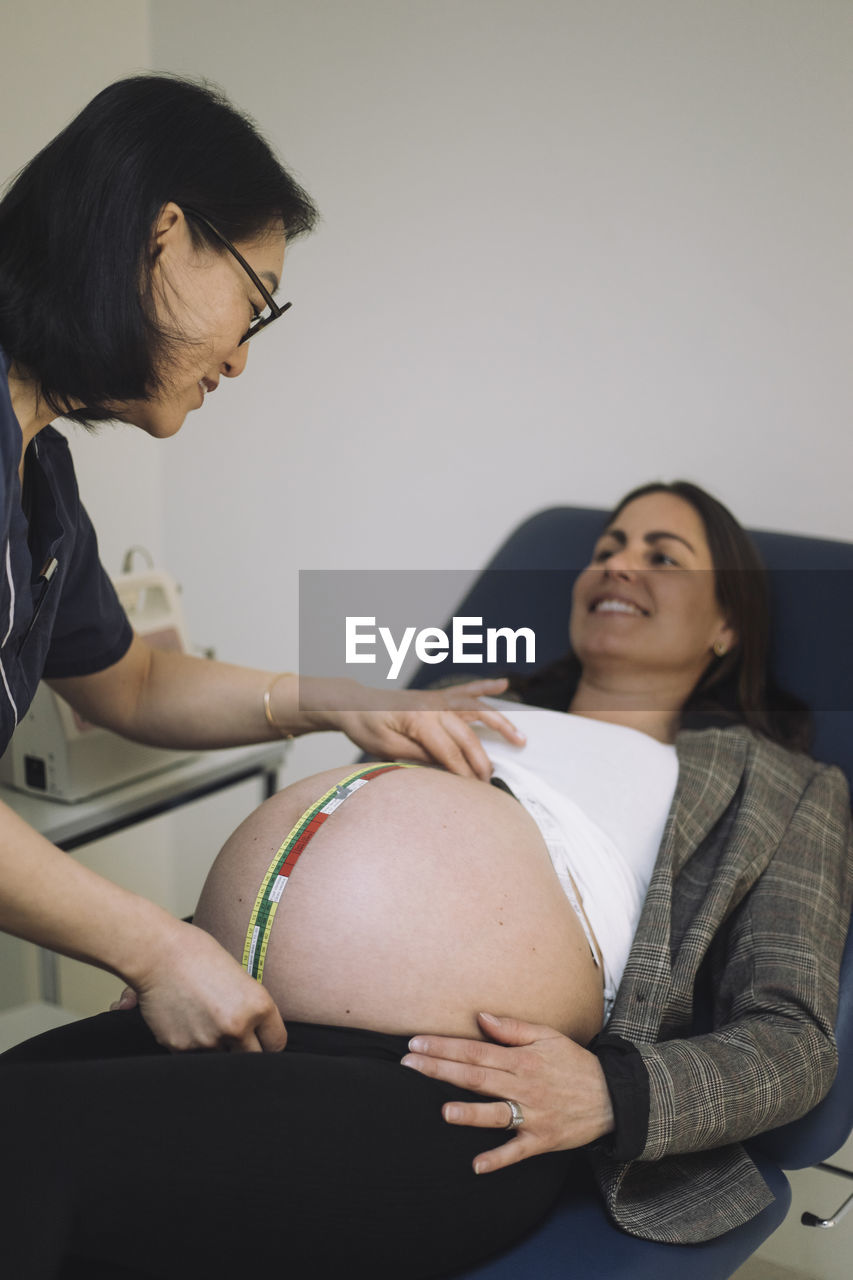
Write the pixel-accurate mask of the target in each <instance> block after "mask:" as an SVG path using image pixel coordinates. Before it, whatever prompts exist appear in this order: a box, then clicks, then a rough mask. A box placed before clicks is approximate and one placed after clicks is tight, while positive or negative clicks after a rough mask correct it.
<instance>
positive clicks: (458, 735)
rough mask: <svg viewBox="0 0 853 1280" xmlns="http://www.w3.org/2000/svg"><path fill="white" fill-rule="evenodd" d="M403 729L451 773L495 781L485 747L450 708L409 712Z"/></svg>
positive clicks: (427, 753) (468, 726)
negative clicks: (492, 777) (491, 778)
mask: <svg viewBox="0 0 853 1280" xmlns="http://www.w3.org/2000/svg"><path fill="white" fill-rule="evenodd" d="M401 728H402V731H403V732H404V733H405V734H406V736H407V737H408V738H409V739H411V741H413V742H415V743H419V744H420V746H421V748H422V750H423V751H425V752H426V755H427V756H428V758H429V759H430V760H433V761H435V762H436V763H437V764H440V765H442V766H443V767H444V768H445V769H447V770H449V772H450V773H456V774H459V775H460V776H461V777H463V778H470V777H476V778H481V779H482V780H483V781H486V780H487V779H488V778H490V777H491V773H492V765H491V761H490V760H489V757H488V756H487V755H486V753H485V751H484V749H483V744H482V743H481V742H480V739H479V738H478V737H477V735H476V733H475V732H474V730H473V729H472V728H471V726H470V725H469V724H468V723H467V722H466V721H465V720H464V719H463V718H462V716H461V715H460V714H459V713H458V712H456V711H453V710H451V709H450V708H449V707H448V708H445V709H442V710H437V711H415V712H408V713H407V714H406V716H405V718H404V720H403V721H402V724H401Z"/></svg>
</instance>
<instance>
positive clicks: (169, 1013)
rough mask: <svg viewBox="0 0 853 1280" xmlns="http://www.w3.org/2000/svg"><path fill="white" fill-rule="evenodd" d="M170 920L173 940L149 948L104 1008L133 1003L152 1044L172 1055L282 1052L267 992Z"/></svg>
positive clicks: (210, 943) (188, 928)
mask: <svg viewBox="0 0 853 1280" xmlns="http://www.w3.org/2000/svg"><path fill="white" fill-rule="evenodd" d="M173 923H174V924H175V926H176V928H175V931H174V934H173V936H172V937H171V938H170V939H168V940H167V942H166V944H165V945H164V946H159V945H158V946H157V947H156V949H155V948H152V954H150V955H149V956H147V957H146V959H145V960H144V961H143V964H142V966H141V972H140V974H139V976H138V977H136V976H135V977H134V979H133V982H132V986H130V987H127V988H126V989H125V991H124V992H123V993H122V995H121V997H120V998H119V1000H118V1001H117V1002H116V1003H115V1004H113V1005H112V1008H113V1009H130V1008H133V1006H134V1005H135V1004H138V1005H139V1007H140V1010H141V1013H142V1016H143V1018H144V1019H145V1021H146V1022H147V1024H148V1026H149V1028H150V1029H151V1031H152V1032H153V1033H154V1037H155V1039H156V1040H157V1042H158V1043H159V1044H162V1045H165V1047H166V1048H168V1049H172V1050H174V1051H183V1050H188V1049H224V1050H230V1051H231V1052H238V1053H240V1052H242V1053H260V1052H262V1051H264V1050H266V1051H268V1052H276V1051H278V1050H281V1049H283V1048H284V1046H285V1045H286V1044H287V1032H286V1030H285V1027H284V1023H283V1021H282V1018H281V1014H280V1013H279V1011H278V1009H277V1008H276V1006H275V1004H274V1003H273V1000H272V998H271V996H270V994H269V992H268V991H266V989H265V988H264V987H262V986H261V984H260V983H259V982H256V981H255V979H254V978H251V977H250V976H249V975H248V974H247V973H246V972H244V970H243V969H241V968H240V966H239V965H238V963H237V961H236V960H234V959H233V957H232V956H230V955H229V954H228V952H227V951H225V949H224V948H223V947H221V946H220V945H219V943H218V942H216V941H215V939H214V938H212V937H211V936H210V934H208V933H205V932H204V931H203V930H201V929H197V928H195V926H194V925H191V924H186V923H184V922H183V921H180V920H175V921H174V922H173ZM155 951H156V953H155Z"/></svg>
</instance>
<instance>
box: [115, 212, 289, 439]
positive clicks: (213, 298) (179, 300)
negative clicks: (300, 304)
mask: <svg viewBox="0 0 853 1280" xmlns="http://www.w3.org/2000/svg"><path fill="white" fill-rule="evenodd" d="M235 247H236V248H237V249H238V250H239V251H240V253H242V255H243V257H244V258H245V259H246V261H247V262H248V263H249V265H250V266H251V267H252V268H253V270H254V271H255V273H256V274H257V275H258V276H260V278H261V279H262V280H263V282H264V284H265V285H266V286H267V288H268V289H269V291H270V293H273V292H274V291H275V289H277V288H278V282H279V280H280V279H281V272H282V267H283V263H284V231H283V229H281V228H278V229H273V230H271V231H269V232H267V233H265V234H264V235H263V236H262V237H260V238H258V239H257V240H253V241H251V242H249V243H247V242H241V243H239V244H237V245H236V246H235ZM154 253H155V258H154V266H153V297H154V299H155V308H156V314H157V319H158V321H159V322H160V324H161V325H162V326H163V327H164V328H165V329H166V330H167V331H168V332H170V333H172V332H174V333H175V334H176V336H179V337H180V338H183V339H184V342H183V343H180V344H178V346H177V350H176V355H175V356H174V358H173V359H172V360H170V362H169V365H168V367H167V368H165V369H163V370H161V371H160V372H161V377H162V380H163V386H162V388H161V389H160V391H159V392H158V394H157V395H155V396H151V397H150V398H148V399H146V400H132V401H127V402H125V403H124V404H121V405H118V406H116V410H117V412H116V417H117V418H119V419H120V420H121V421H123V422H129V423H132V424H133V425H134V426H137V427H140V428H141V429H142V430H143V431H145V432H147V433H148V435H151V436H156V437H157V438H159V439H163V438H166V437H168V436H173V435H174V434H175V433H176V432H177V431H179V430H180V428H181V426H182V425H183V423H184V419H185V418H186V416H187V414H188V413H189V412H190V411H191V410H193V409H198V408H200V407H201V405H202V404H203V403H204V398H205V396H206V395H207V394H209V393H210V392H211V391H215V390H216V387H217V386H218V385H219V380H220V378H236V377H237V376H238V375H239V374H241V373H242V372H243V370H244V369H245V367H246V361H247V358H248V352H249V347H248V343H244V344H243V345H242V346H241V345H240V339H241V338H242V337H243V335H244V334H245V333H246V330H247V329H248V328H249V324H250V322H251V321H252V319H253V318H254V317H255V316H256V315H258V314H259V313H260V312H261V311H263V310H264V308H265V306H266V302H265V300H264V298H263V297H262V295H261V294H260V292H259V291H258V289H257V287H256V286H255V284H254V283H253V282H252V280H251V278H250V277H249V276H248V275H247V273H246V271H245V270H244V269H243V267H242V266H241V265H240V263H239V262H238V261H237V259H236V258H234V257H233V256H232V254H230V253H229V252H228V251H227V250H226V249H225V248H222V249H221V250H220V249H219V248H216V249H214V248H210V247H208V246H206V245H204V246H200V247H197V246H196V245H195V244H194V243H193V239H192V236H191V234H190V228H189V224H188V222H187V219H186V217H185V216H184V214H183V212H182V211H181V210H180V209H179V208H178V207H177V205H173V204H168V205H166V206H165V207H164V209H163V211H162V213H161V216H160V219H159V220H158V224H157V228H156V238H155V249H154Z"/></svg>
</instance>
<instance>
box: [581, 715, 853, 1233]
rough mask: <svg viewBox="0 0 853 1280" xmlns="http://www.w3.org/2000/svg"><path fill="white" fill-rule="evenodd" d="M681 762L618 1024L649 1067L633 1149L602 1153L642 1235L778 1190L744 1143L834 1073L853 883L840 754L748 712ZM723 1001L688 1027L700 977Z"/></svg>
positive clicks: (718, 1226) (702, 1226)
mask: <svg viewBox="0 0 853 1280" xmlns="http://www.w3.org/2000/svg"><path fill="white" fill-rule="evenodd" d="M676 748H677V751H678V758H679V778H678V786H677V788H676V792H675V797H674V799H673V803H672V807H671V809H670V813H669V817H668V819H667V823H666V828H665V830H664V835H663V840H662V842H661V847H660V852H659V854H658V858H657V862H656V865H655V869H654V873H653V875H652V879H651V883H650V886H649V891H648V895H647V897H646V902H645V906H644V908H643V913H642V916H641V919H640V924H639V927H638V929H637V933H636V936H635V939H634V945H633V947H632V949H631V953H630V956H629V958H628V964H627V966H626V969H625V973H624V976H623V979H622V983H621V986H620V988H619V992H618V995H617V998H616V1004H615V1006H614V1009H613V1014H612V1016H611V1018H610V1022H609V1023H608V1027H607V1030H608V1032H614V1033H616V1034H618V1035H621V1036H624V1037H625V1038H626V1039H627V1040H630V1041H631V1042H632V1043H634V1044H635V1045H636V1046H637V1047H638V1049H639V1050H640V1052H641V1054H642V1057H643V1060H644V1063H645V1066H646V1068H647V1071H648V1074H649V1080H650V1092H651V1107H650V1116H649V1128H648V1139H647V1143H646V1147H645V1149H644V1151H643V1152H642V1154H641V1156H640V1157H639V1159H637V1160H634V1161H631V1162H630V1163H627V1164H625V1163H618V1162H617V1161H615V1160H614V1159H612V1158H611V1157H609V1156H608V1155H607V1154H605V1151H604V1150H603V1148H602V1147H593V1148H592V1149H591V1151H590V1156H591V1159H592V1162H593V1167H594V1170H595V1174H596V1177H597V1179H598V1183H599V1186H600V1188H601V1192H602V1194H603V1196H604V1200H605V1204H606V1206H607V1209H608V1212H609V1213H610V1215H611V1217H612V1218H613V1219H614V1221H615V1222H616V1223H617V1224H618V1225H619V1226H620V1227H622V1228H623V1229H624V1230H626V1231H628V1232H630V1233H631V1234H632V1235H637V1236H641V1237H643V1238H645V1239H650V1240H660V1241H671V1242H681V1243H689V1242H695V1241H700V1240H707V1239H710V1238H711V1237H713V1236H717V1235H720V1234H722V1233H723V1232H724V1231H728V1230H729V1229H730V1228H732V1227H736V1226H738V1225H740V1224H741V1223H743V1222H746V1221H748V1219H749V1218H751V1217H753V1216H754V1215H755V1214H756V1213H758V1212H759V1210H761V1209H762V1208H763V1207H764V1206H765V1205H766V1204H768V1203H769V1202H770V1201H771V1200H772V1195H771V1193H770V1191H769V1190H768V1188H767V1186H766V1184H765V1182H764V1180H763V1179H762V1178H761V1176H760V1174H759V1173H758V1170H757V1169H756V1167H755V1165H754V1164H753V1162H752V1161H751V1160H750V1158H749V1156H748V1155H747V1153H746V1152H745V1150H744V1149H743V1147H741V1146H740V1145H739V1143H740V1142H741V1141H742V1140H743V1139H745V1138H748V1137H750V1136H752V1135H754V1134H756V1133H760V1132H762V1131H764V1130H766V1129H771V1128H775V1127H776V1126H777V1125H780V1124H785V1123H787V1122H788V1121H789V1120H794V1119H796V1118H797V1117H798V1116H800V1115H802V1114H803V1113H804V1112H806V1111H808V1110H809V1109H810V1108H811V1107H813V1106H815V1105H816V1104H817V1103H818V1102H819V1101H820V1099H821V1098H822V1097H823V1095H824V1094H825V1093H826V1091H827V1090H828V1088H829V1086H830V1084H831V1083H832V1080H833V1077H834V1075H835V1068H836V1054H835V1040H834V1033H833V1026H834V1018H835V1011H836V1005H837V999H838V973H839V967H840V961H841V953H842V951H843V948H844V941H845V938H846V935H847V930H848V927H849V924H850V911H851V896H853V889H851V885H853V835H851V819H850V796H849V791H848V787H847V782H846V779H845V778H844V775H843V774H842V773H841V771H840V770H839V769H836V768H834V767H830V766H828V765H821V764H817V763H815V762H814V761H813V760H811V759H810V758H809V757H807V756H804V755H800V754H795V753H793V752H790V751H786V750H784V749H783V748H781V747H778V746H775V745H774V744H772V743H770V742H769V741H767V740H766V739H764V738H760V737H758V736H757V735H755V734H753V733H752V732H751V731H750V730H748V729H746V728H744V727H743V726H735V727H732V728H727V729H706V730H702V731H684V732H682V733H681V734H679V736H678V740H677V743H676ZM703 960H704V961H706V966H705V969H704V970H703V973H705V974H708V975H710V979H711V983H710V985H711V987H712V990H713V999H712V1001H711V1004H712V1010H713V1016H712V1024H711V1026H710V1027H709V1030H708V1032H707V1034H702V1035H698V1036H697V1035H694V1033H693V1017H694V1011H693V1001H694V983H695V982H696V979H697V974H698V971H699V966H700V964H701V963H702V962H703Z"/></svg>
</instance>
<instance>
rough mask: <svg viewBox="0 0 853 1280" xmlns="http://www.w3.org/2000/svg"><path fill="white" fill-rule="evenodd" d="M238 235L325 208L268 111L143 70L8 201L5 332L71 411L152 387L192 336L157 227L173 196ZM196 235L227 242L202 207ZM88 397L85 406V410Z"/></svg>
mask: <svg viewBox="0 0 853 1280" xmlns="http://www.w3.org/2000/svg"><path fill="white" fill-rule="evenodd" d="M169 201H173V202H174V203H175V204H177V205H178V206H180V207H182V208H183V207H184V206H186V207H188V208H192V209H195V210H197V211H198V212H199V213H201V214H202V215H203V216H204V217H205V218H207V219H208V221H209V222H210V223H212V224H213V226H214V227H215V228H216V229H217V230H218V231H220V232H221V233H222V234H223V235H224V236H226V237H227V238H228V239H229V240H231V241H232V242H233V241H237V242H240V241H244V240H251V239H253V238H255V237H257V236H260V235H261V234H262V233H263V232H264V231H265V230H266V229H267V228H268V227H270V226H271V225H273V224H275V223H277V222H278V221H279V220H280V221H281V222H283V223H284V229H285V234H286V236H287V238H288V241H291V240H293V239H294V238H295V237H296V236H299V235H302V234H303V233H305V232H307V231H310V230H311V229H312V228H313V226H314V224H315V222H316V221H317V217H318V214H317V210H316V208H315V207H314V205H313V203H312V201H311V199H310V197H309V196H308V195H307V193H306V192H305V191H303V190H302V188H301V187H300V186H299V184H298V183H297V182H296V181H295V180H294V179H293V177H291V175H290V174H289V173H288V172H287V171H286V170H285V169H284V168H283V166H282V165H281V164H280V162H279V161H278V159H277V158H276V156H275V155H274V154H273V152H272V150H271V148H270V147H269V146H268V144H267V143H266V142H265V140H264V139H263V138H262V137H261V135H260V133H259V132H258V130H257V128H256V127H255V125H254V123H253V122H252V121H251V120H250V119H249V118H248V117H247V116H245V115H243V114H242V113H241V112H240V111H238V110H237V109H236V108H235V107H233V106H232V105H231V103H229V102H228V100H227V99H226V98H225V96H224V95H223V94H222V93H221V92H220V91H219V90H218V89H216V88H215V87H213V86H211V85H209V84H207V83H196V82H194V81H190V80H186V79H184V78H182V77H179V76H171V75H140V76H132V77H130V78H128V79H124V80H119V81H117V82H116V83H115V84H111V85H109V86H107V88H105V89H103V90H102V91H101V92H100V93H99V94H98V95H97V96H96V97H95V98H93V99H92V101H91V102H90V103H89V104H88V106H86V107H84V109H83V110H82V111H81V112H80V114H79V115H78V116H76V117H75V118H74V119H73V120H72V121H71V123H70V124H69V125H68V126H67V127H66V128H65V129H64V130H63V131H62V132H61V133H60V134H58V135H57V136H56V137H55V138H54V139H53V141H52V142H50V143H48V145H47V146H46V147H45V148H44V149H43V150H42V151H40V152H39V153H38V155H36V156H35V157H34V159H32V160H31V161H30V162H29V164H27V165H26V166H25V168H24V169H23V170H22V171H21V172H20V174H19V175H18V176H17V178H16V179H15V180H14V181H13V182H12V184H11V185H10V186H9V188H8V190H7V192H6V194H5V196H4V198H3V200H2V201H0V346H2V347H3V348H4V350H5V351H6V354H7V355H8V356H10V357H11V359H12V361H13V362H14V363H15V364H17V365H18V366H19V368H20V369H21V370H22V371H23V372H24V373H25V374H26V375H27V376H29V377H31V378H33V379H34V380H35V382H36V383H37V385H38V387H39V390H40V395H41V397H42V399H43V400H44V401H45V402H46V403H47V405H48V406H49V407H50V408H51V409H52V410H53V411H54V412H55V413H57V414H63V415H65V416H66V417H69V418H72V419H75V420H76V421H78V422H82V423H84V424H86V425H89V424H92V423H94V422H97V421H104V420H108V419H110V418H112V417H114V416H115V414H114V411H112V410H111V406H115V405H116V404H117V403H119V402H121V401H125V400H138V399H147V398H149V397H150V396H151V395H153V394H154V393H156V392H157V390H158V389H159V388H160V387H161V386H162V385H163V384H164V376H163V375H164V372H165V373H166V376H168V363H169V359H170V356H172V355H173V354H174V352H175V351H176V350H177V349H178V348H179V347H180V346H181V344H182V343H183V342H185V341H186V339H184V338H183V337H182V335H181V334H180V333H176V332H175V331H174V330H170V329H169V328H168V327H167V326H166V325H163V324H160V323H158V321H157V318H156V314H155V310H154V302H153V296H152V265H153V254H152V236H153V231H154V227H155V225H156V220H157V218H158V215H159V214H160V211H161V210H162V208H163V206H164V205H165V204H167V203H168V202H169ZM188 225H189V226H190V229H191V234H192V235H193V238H194V240H195V242H196V243H201V242H205V243H206V244H208V245H209V246H210V248H211V250H213V251H215V252H217V253H225V252H226V250H225V249H224V248H223V246H222V245H221V244H220V243H219V242H218V241H217V240H216V239H215V238H214V237H213V236H212V235H211V233H210V232H209V231H208V230H207V228H205V227H204V225H203V224H201V223H199V222H198V221H197V220H196V219H193V220H192V221H191V222H189V223H188ZM74 402H77V403H79V404H82V405H83V406H85V407H84V408H83V409H78V410H74V409H72V408H71V406H72V404H73V403H74Z"/></svg>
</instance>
